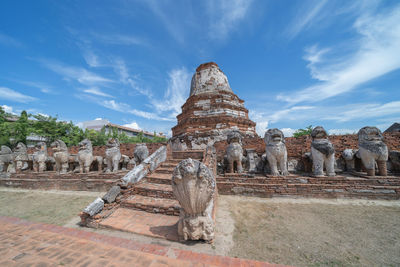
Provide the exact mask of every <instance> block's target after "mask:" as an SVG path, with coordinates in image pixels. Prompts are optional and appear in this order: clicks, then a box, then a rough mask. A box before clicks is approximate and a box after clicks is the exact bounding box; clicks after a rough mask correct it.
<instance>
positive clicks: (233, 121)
mask: <svg viewBox="0 0 400 267" xmlns="http://www.w3.org/2000/svg"><path fill="white" fill-rule="evenodd" d="M177 119H178V124H177V125H176V126H175V127H173V128H172V143H173V144H174V147H176V148H178V147H180V149H182V150H184V149H186V148H188V149H202V148H205V147H206V146H207V145H209V144H213V143H214V142H216V141H220V140H225V139H226V137H227V134H228V132H229V131H230V130H232V129H236V130H239V131H240V132H241V133H242V134H243V136H249V137H252V136H256V131H255V127H256V123H255V122H253V121H251V120H250V119H249V115H248V110H247V109H246V108H245V107H244V101H243V100H242V99H240V98H239V97H238V96H237V95H235V94H234V93H233V91H232V89H231V87H230V86H229V82H228V78H227V77H226V75H225V74H224V73H223V72H222V70H221V69H220V68H219V67H218V65H217V64H216V63H214V62H209V63H204V64H201V65H200V66H199V67H198V68H197V69H196V72H195V74H194V75H193V77H192V82H191V86H190V96H189V98H188V99H187V100H186V103H185V104H184V105H183V106H182V113H181V114H179V115H178V116H177Z"/></svg>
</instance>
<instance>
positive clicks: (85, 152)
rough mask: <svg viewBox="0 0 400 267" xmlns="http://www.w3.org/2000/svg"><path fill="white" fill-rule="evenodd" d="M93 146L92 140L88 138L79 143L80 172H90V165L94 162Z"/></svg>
mask: <svg viewBox="0 0 400 267" xmlns="http://www.w3.org/2000/svg"><path fill="white" fill-rule="evenodd" d="M93 159H94V158H93V148H92V142H91V141H90V140H88V139H84V140H82V141H81V142H80V143H79V152H78V161H79V172H80V173H84V172H86V173H88V172H89V171H90V166H91V165H92V162H93Z"/></svg>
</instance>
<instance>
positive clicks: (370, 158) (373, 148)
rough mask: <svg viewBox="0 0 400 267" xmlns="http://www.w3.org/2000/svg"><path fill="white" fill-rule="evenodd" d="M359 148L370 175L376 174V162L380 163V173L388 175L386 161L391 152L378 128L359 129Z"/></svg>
mask: <svg viewBox="0 0 400 267" xmlns="http://www.w3.org/2000/svg"><path fill="white" fill-rule="evenodd" d="M358 148H359V150H358V155H359V156H360V158H361V161H362V163H363V164H364V166H365V168H366V169H367V175H368V176H375V162H376V163H377V164H378V170H379V175H381V176H387V167H386V161H387V160H388V154H389V153H388V148H387V146H386V144H385V143H384V142H383V135H382V133H381V131H380V130H379V129H378V128H376V127H370V126H366V127H364V128H361V129H360V130H359V131H358Z"/></svg>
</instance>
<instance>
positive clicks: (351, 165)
mask: <svg viewBox="0 0 400 267" xmlns="http://www.w3.org/2000/svg"><path fill="white" fill-rule="evenodd" d="M357 152H358V150H357V149H345V150H343V152H342V157H343V158H344V160H345V161H346V170H347V171H353V170H354V169H355V157H356V154H357Z"/></svg>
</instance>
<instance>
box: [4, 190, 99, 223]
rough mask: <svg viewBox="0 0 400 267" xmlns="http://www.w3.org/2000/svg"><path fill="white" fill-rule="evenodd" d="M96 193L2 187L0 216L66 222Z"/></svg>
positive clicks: (47, 221)
mask: <svg viewBox="0 0 400 267" xmlns="http://www.w3.org/2000/svg"><path fill="white" fill-rule="evenodd" d="M97 195H99V193H98V192H95V193H93V192H77V193H75V192H73V193H71V192H68V191H54V190H52V191H39V190H20V189H18V190H13V189H8V188H0V215H3V216H12V217H18V218H22V219H26V220H29V221H33V222H44V223H50V224H57V225H64V224H65V223H67V222H68V221H70V220H71V219H72V218H73V217H76V216H77V215H78V213H79V212H81V211H82V209H83V208H84V207H86V206H87V205H88V204H89V203H90V202H92V201H93V199H95V197H96V196H97Z"/></svg>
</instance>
